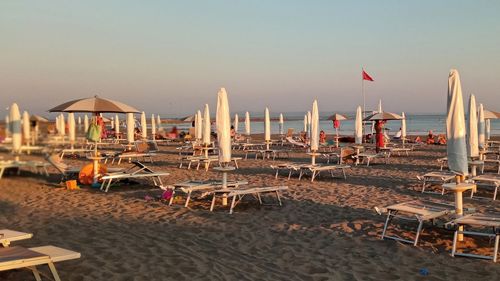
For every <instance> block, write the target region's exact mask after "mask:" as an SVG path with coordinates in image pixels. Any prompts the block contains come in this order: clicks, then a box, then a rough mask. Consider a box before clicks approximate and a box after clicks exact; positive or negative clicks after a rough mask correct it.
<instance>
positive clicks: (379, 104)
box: [377, 100, 384, 113]
mask: <svg viewBox="0 0 500 281" xmlns="http://www.w3.org/2000/svg"><path fill="white" fill-rule="evenodd" d="M382 112H384V111H383V110H382V100H378V110H377V113H382Z"/></svg>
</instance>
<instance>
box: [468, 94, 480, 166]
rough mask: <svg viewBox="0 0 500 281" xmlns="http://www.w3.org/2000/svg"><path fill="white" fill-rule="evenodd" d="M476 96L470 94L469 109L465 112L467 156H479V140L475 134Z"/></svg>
mask: <svg viewBox="0 0 500 281" xmlns="http://www.w3.org/2000/svg"><path fill="white" fill-rule="evenodd" d="M476 108H477V107H476V97H475V96H474V95H470V97H469V111H468V114H467V139H468V142H467V144H468V146H467V153H468V156H469V157H471V158H473V157H478V156H479V142H478V135H477V111H476Z"/></svg>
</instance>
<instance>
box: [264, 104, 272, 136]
mask: <svg viewBox="0 0 500 281" xmlns="http://www.w3.org/2000/svg"><path fill="white" fill-rule="evenodd" d="M264 140H265V141H266V142H270V141H271V118H270V117H269V109H268V108H267V107H266V110H265V111H264Z"/></svg>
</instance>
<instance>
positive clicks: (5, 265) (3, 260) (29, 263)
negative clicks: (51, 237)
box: [0, 246, 81, 281]
mask: <svg viewBox="0 0 500 281" xmlns="http://www.w3.org/2000/svg"><path fill="white" fill-rule="evenodd" d="M80 257H81V255H80V253H77V252H74V251H70V250H66V249H63V248H59V247H55V246H42V247H34V248H29V249H27V248H23V247H19V246H16V247H8V248H0V271H6V270H13V269H23V268H26V269H30V270H31V271H32V272H33V276H34V277H35V280H37V281H41V280H42V278H41V272H39V271H38V269H37V268H36V267H37V266H42V265H47V266H48V267H49V269H50V272H51V274H52V278H53V279H54V280H55V281H61V278H60V277H59V274H58V273H57V270H56V267H55V266H54V263H56V262H62V261H67V260H72V259H78V258H80Z"/></svg>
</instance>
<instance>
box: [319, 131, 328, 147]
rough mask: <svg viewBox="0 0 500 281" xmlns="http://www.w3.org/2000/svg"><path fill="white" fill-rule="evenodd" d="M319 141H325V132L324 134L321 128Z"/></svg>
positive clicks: (322, 142)
mask: <svg viewBox="0 0 500 281" xmlns="http://www.w3.org/2000/svg"><path fill="white" fill-rule="evenodd" d="M319 143H321V144H324V143H326V134H325V131H323V130H321V132H319Z"/></svg>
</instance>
